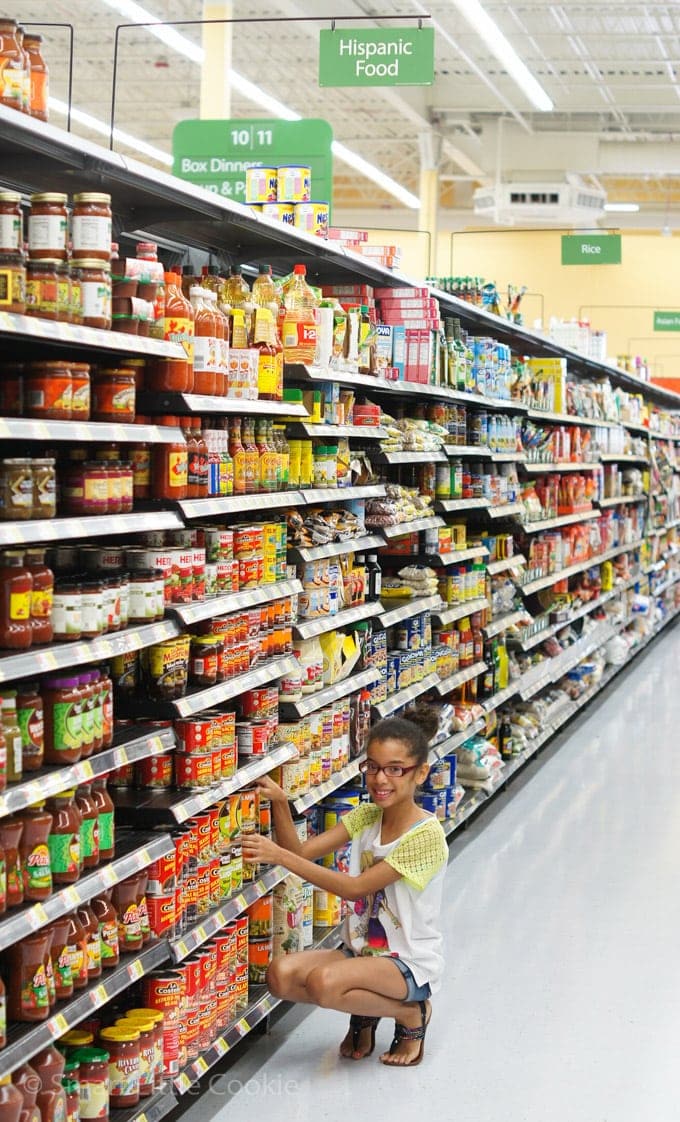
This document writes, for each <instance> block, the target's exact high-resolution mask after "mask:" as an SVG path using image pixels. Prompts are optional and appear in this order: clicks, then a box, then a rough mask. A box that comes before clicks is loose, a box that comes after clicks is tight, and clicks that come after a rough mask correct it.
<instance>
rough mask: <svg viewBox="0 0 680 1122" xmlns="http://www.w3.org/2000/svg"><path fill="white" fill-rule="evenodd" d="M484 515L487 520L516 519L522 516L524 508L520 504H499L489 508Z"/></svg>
mask: <svg viewBox="0 0 680 1122" xmlns="http://www.w3.org/2000/svg"><path fill="white" fill-rule="evenodd" d="M486 513H487V514H488V515H489V518H518V517H519V516H520V515H521V514H524V507H523V506H522V504H521V503H500V504H499V505H497V506H490V507H489V508H488V510H487V512H486Z"/></svg>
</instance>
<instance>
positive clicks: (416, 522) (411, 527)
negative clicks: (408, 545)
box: [379, 515, 446, 539]
mask: <svg viewBox="0 0 680 1122" xmlns="http://www.w3.org/2000/svg"><path fill="white" fill-rule="evenodd" d="M445 525H446V523H445V521H444V519H443V518H438V517H437V515H432V516H426V517H424V518H414V519H413V520H412V521H411V522H398V523H397V524H396V525H395V526H380V527H379V529H380V531H381V533H382V534H383V535H384V536H385V537H386V538H388V539H389V538H401V537H403V536H404V535H405V534H415V533H416V531H417V530H436V529H438V528H439V527H440V526H445Z"/></svg>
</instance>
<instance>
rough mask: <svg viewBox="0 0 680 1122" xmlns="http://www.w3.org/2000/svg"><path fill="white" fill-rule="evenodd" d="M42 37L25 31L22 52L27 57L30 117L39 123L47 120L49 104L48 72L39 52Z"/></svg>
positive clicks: (40, 51)
mask: <svg viewBox="0 0 680 1122" xmlns="http://www.w3.org/2000/svg"><path fill="white" fill-rule="evenodd" d="M41 45H42V35H38V34H36V33H35V32H34V31H30V32H29V31H26V32H25V34H24V50H25V52H26V54H27V55H28V60H29V65H30V74H31V77H30V88H31V95H30V97H31V100H30V113H31V117H36V118H37V120H39V121H46V120H47V118H48V115H49V114H48V108H47V106H48V102H49V73H50V72H49V70H48V68H47V63H46V62H45V59H44V58H43V55H42V50H41Z"/></svg>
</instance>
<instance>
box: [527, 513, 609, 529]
mask: <svg viewBox="0 0 680 1122" xmlns="http://www.w3.org/2000/svg"><path fill="white" fill-rule="evenodd" d="M599 517H600V512H599V510H582V511H580V512H579V513H578V514H561V515H559V516H558V517H557V518H539V519H536V521H535V522H523V523H522V529H523V530H524V533H525V534H538V533H540V531H541V530H555V529H557V527H558V526H574V525H576V523H578V522H590V521H591V519H593V518H599Z"/></svg>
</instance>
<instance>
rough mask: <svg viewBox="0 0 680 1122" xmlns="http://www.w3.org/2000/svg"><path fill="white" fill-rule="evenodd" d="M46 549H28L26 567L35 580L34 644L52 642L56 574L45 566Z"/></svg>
mask: <svg viewBox="0 0 680 1122" xmlns="http://www.w3.org/2000/svg"><path fill="white" fill-rule="evenodd" d="M45 552H46V551H45V550H44V549H27V550H26V556H25V558H24V565H25V567H26V568H27V569H28V571H29V573H30V574H31V576H32V578H33V591H32V593H31V626H32V628H33V644H34V645H36V644H38V643H51V642H52V600H53V597H54V573H53V572H52V570H51V569H49V568H48V567H47V565H46V564H45Z"/></svg>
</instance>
